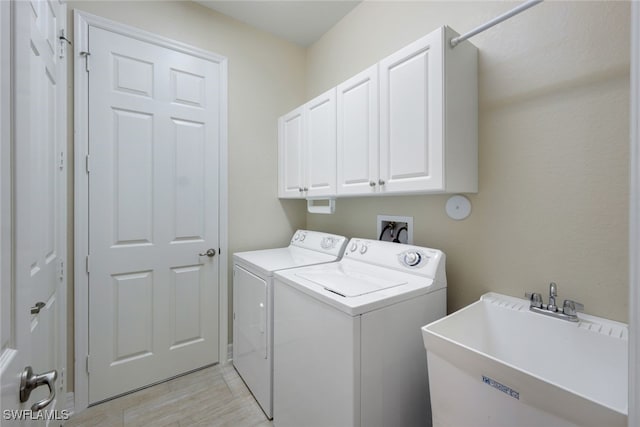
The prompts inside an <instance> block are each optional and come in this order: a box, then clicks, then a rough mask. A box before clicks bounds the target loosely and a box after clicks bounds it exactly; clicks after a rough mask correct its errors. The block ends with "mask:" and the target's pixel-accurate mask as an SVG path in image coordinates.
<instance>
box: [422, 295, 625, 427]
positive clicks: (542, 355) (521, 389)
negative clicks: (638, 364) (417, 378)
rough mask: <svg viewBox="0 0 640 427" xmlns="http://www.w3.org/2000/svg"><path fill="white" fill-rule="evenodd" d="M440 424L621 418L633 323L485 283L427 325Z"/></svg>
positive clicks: (618, 421) (603, 422)
mask: <svg viewBox="0 0 640 427" xmlns="http://www.w3.org/2000/svg"><path fill="white" fill-rule="evenodd" d="M422 336H423V339H424V345H425V348H426V350H427V359H428V367H429V385H430V394H431V407H432V412H433V425H434V426H456V427H465V426H473V427H476V426H519V427H520V426H536V427H537V426H554V427H556V426H558V427H560V426H585V427H586V426H593V427H602V426H607V427H614V426H620V427H624V426H626V425H627V408H628V399H627V396H628V390H627V388H628V385H627V381H628V375H627V373H628V364H627V359H628V345H629V343H628V327H627V325H626V324H624V323H619V322H614V321H611V320H607V319H603V318H599V317H595V316H590V315H586V314H584V315H583V314H579V321H578V322H568V321H566V320H562V319H557V318H553V317H549V316H544V315H541V314H539V313H534V312H531V311H530V310H529V301H528V300H524V299H520V298H514V297H509V296H506V295H501V294H497V293H488V294H485V295H483V296H482V297H481V298H480V300H479V301H477V302H475V303H473V304H471V305H469V306H468V307H465V308H463V309H462V310H459V311H457V312H455V313H453V314H451V315H449V316H447V317H445V318H443V319H440V320H438V321H436V322H433V323H431V324H429V325H427V326H424V327H423V328H422Z"/></svg>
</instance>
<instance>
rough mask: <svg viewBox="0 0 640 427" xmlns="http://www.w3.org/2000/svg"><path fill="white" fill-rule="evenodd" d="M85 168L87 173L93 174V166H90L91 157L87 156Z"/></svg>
mask: <svg viewBox="0 0 640 427" xmlns="http://www.w3.org/2000/svg"><path fill="white" fill-rule="evenodd" d="M84 162H85V167H86V169H87V173H89V172H91V166H90V165H89V155H88V154H87V156H86V157H85V161H84Z"/></svg>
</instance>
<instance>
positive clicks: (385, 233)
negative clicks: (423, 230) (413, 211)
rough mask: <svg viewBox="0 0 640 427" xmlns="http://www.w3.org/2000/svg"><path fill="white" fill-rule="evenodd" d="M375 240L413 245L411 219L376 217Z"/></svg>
mask: <svg viewBox="0 0 640 427" xmlns="http://www.w3.org/2000/svg"><path fill="white" fill-rule="evenodd" d="M377 224H378V227H377V230H378V231H377V234H376V239H378V240H383V241H386V242H396V243H408V244H410V245H411V244H413V217H412V216H394V215H378V221H377Z"/></svg>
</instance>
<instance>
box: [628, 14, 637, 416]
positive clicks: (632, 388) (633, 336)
mask: <svg viewBox="0 0 640 427" xmlns="http://www.w3.org/2000/svg"><path fill="white" fill-rule="evenodd" d="M639 22H640V4H639V3H638V2H635V1H634V2H631V75H630V98H631V109H630V122H631V123H630V124H631V126H630V143H631V149H630V156H629V157H630V163H631V165H630V166H631V178H630V181H631V188H630V193H631V194H630V203H629V205H630V209H629V409H628V414H629V418H628V420H627V422H628V425H629V426H630V427H631V426H636V425H638V423H640V405H639V404H638V400H639V399H640V368H638V363H639V362H640V23H639Z"/></svg>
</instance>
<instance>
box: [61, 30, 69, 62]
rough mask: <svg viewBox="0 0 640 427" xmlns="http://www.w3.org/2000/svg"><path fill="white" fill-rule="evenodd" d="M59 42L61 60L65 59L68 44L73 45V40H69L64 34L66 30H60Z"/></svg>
mask: <svg viewBox="0 0 640 427" xmlns="http://www.w3.org/2000/svg"><path fill="white" fill-rule="evenodd" d="M58 41H59V42H60V59H63V58H64V57H65V53H66V52H67V44H68V45H71V40H69V39H68V38H67V36H66V35H65V34H64V28H62V29H61V30H60V35H59V36H58Z"/></svg>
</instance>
